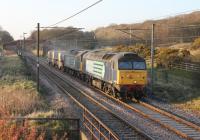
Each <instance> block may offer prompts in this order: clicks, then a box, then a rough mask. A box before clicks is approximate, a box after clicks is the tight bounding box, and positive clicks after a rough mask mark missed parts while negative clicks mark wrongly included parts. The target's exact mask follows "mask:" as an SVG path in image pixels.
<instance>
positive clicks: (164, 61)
mask: <svg viewBox="0 0 200 140" xmlns="http://www.w3.org/2000/svg"><path fill="white" fill-rule="evenodd" d="M156 60H157V61H156V62H157V66H159V67H166V68H169V67H170V66H171V65H172V64H173V63H180V62H184V61H190V52H189V51H187V50H179V49H170V48H160V49H158V50H157V54H156Z"/></svg>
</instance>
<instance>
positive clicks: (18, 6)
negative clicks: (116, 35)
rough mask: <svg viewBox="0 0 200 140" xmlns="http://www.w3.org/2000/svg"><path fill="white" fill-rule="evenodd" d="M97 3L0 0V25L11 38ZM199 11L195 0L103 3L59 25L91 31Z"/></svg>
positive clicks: (90, 0)
mask: <svg viewBox="0 0 200 140" xmlns="http://www.w3.org/2000/svg"><path fill="white" fill-rule="evenodd" d="M96 1H97V0H0V26H2V27H3V29H5V30H7V31H9V32H10V33H11V35H13V36H14V38H15V39H18V38H20V35H22V33H23V32H26V33H30V32H31V31H32V30H34V27H36V24H37V22H40V23H41V26H47V25H51V24H54V23H56V22H57V21H59V20H62V19H64V18H66V17H69V16H71V15H72V14H74V13H76V12H78V11H79V10H81V9H83V8H85V7H87V6H89V5H91V4H92V3H94V2H96ZM198 9H200V1H199V0H103V1H102V2H101V3H99V4H98V5H96V6H94V7H92V8H90V9H89V10H87V11H85V12H84V13H82V14H80V15H78V16H76V17H74V18H72V19H70V20H68V21H66V22H64V23H62V24H60V26H75V27H82V28H85V30H93V29H95V28H97V27H100V26H107V25H110V24H112V23H116V24H121V23H136V22H141V21H144V20H147V19H157V18H161V17H165V16H167V15H174V14H177V13H182V12H186V11H193V10H198Z"/></svg>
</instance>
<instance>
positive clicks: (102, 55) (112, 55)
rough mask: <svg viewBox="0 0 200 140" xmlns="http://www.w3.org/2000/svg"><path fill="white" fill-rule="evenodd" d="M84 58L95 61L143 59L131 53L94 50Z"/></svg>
mask: <svg viewBox="0 0 200 140" xmlns="http://www.w3.org/2000/svg"><path fill="white" fill-rule="evenodd" d="M84 57H86V58H88V59H95V60H105V61H108V60H111V59H113V60H119V59H123V60H128V59H134V60H136V59H137V60H143V58H141V57H139V56H138V55H137V54H136V53H133V52H109V51H105V50H94V51H89V52H88V53H87V54H86V55H85V56H84Z"/></svg>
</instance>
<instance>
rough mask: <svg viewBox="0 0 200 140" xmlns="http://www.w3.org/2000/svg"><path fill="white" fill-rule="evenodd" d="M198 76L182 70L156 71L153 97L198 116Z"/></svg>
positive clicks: (199, 97) (199, 99) (199, 77)
mask: <svg viewBox="0 0 200 140" xmlns="http://www.w3.org/2000/svg"><path fill="white" fill-rule="evenodd" d="M199 83H200V74H198V73H193V72H187V71H182V70H164V71H162V72H160V71H157V77H156V80H155V92H154V94H155V96H156V97H159V98H161V99H164V100H166V101H168V102H170V103H172V104H174V105H175V106H177V107H180V108H181V109H184V110H190V111H194V112H195V113H197V114H199V115H200V85H199Z"/></svg>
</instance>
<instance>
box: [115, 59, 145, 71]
mask: <svg viewBox="0 0 200 140" xmlns="http://www.w3.org/2000/svg"><path fill="white" fill-rule="evenodd" d="M118 68H119V70H145V69H146V64H145V61H121V62H119V65H118Z"/></svg>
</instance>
